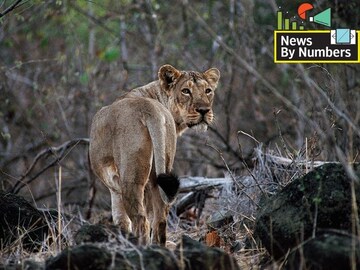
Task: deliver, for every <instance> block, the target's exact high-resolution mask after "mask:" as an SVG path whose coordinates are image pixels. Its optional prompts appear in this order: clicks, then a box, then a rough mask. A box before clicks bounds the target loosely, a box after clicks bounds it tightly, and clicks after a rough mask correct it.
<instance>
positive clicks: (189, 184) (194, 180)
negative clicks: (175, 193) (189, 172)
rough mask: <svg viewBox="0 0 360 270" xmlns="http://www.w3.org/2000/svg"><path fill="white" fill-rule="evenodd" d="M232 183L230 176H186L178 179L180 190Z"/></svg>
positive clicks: (193, 189)
mask: <svg viewBox="0 0 360 270" xmlns="http://www.w3.org/2000/svg"><path fill="white" fill-rule="evenodd" d="M229 184H233V180H232V179H230V178H205V177H186V178H181V179H180V192H181V193H182V192H190V191H197V190H204V189H208V188H215V187H219V186H224V185H229Z"/></svg>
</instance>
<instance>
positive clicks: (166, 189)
mask: <svg viewBox="0 0 360 270" xmlns="http://www.w3.org/2000/svg"><path fill="white" fill-rule="evenodd" d="M157 184H158V185H159V187H160V194H161V197H162V199H163V200H164V201H165V202H166V203H171V202H172V201H173V200H174V199H175V197H176V195H177V193H178V192H179V186H180V180H179V178H178V177H177V176H176V175H175V174H172V173H162V174H159V175H158V177H157ZM161 191H162V192H161ZM164 195H165V196H164Z"/></svg>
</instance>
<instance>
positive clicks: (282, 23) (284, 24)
mask: <svg viewBox="0 0 360 270" xmlns="http://www.w3.org/2000/svg"><path fill="white" fill-rule="evenodd" d="M304 29H305V27H304V25H298V22H297V21H290V19H288V18H284V13H283V12H282V11H278V12H277V30H304Z"/></svg>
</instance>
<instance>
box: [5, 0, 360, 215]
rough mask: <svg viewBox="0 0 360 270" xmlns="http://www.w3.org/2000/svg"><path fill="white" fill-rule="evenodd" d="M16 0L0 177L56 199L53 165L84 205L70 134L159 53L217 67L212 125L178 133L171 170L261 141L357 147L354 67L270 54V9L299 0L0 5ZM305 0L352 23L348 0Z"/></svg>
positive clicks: (280, 150)
mask: <svg viewBox="0 0 360 270" xmlns="http://www.w3.org/2000/svg"><path fill="white" fill-rule="evenodd" d="M14 2H18V5H17V6H16V8H14V10H12V11H11V12H9V13H8V14H6V15H4V16H2V17H1V18H0V189H5V190H11V189H12V187H14V185H16V183H18V182H19V181H21V182H22V183H25V184H26V185H24V186H23V187H22V188H21V189H19V188H18V189H16V191H17V192H19V193H20V194H22V195H25V196H26V197H28V198H31V199H32V200H33V201H35V202H36V203H37V205H38V206H46V207H54V206H55V205H56V199H55V198H56V197H55V194H56V191H57V183H58V182H57V179H58V178H59V167H61V178H62V189H63V203H64V205H65V206H66V205H69V206H70V205H71V206H74V205H75V206H80V207H83V206H86V205H87V203H88V198H89V195H88V193H89V190H90V187H91V185H92V183H93V182H92V181H93V180H92V176H91V174H90V173H89V165H88V159H87V145H86V140H83V141H80V142H79V143H77V141H76V140H75V139H77V138H87V137H88V134H89V127H90V123H91V119H92V117H93V115H94V114H95V112H96V111H97V110H99V109H100V108H101V107H102V106H104V105H107V104H109V103H111V102H112V101H114V100H115V98H116V97H118V96H120V95H122V94H123V93H125V92H126V91H128V90H130V89H132V88H134V87H136V86H139V85H144V84H146V83H148V82H150V81H152V80H155V79H156V74H157V70H158V68H159V67H160V66H161V65H163V64H171V65H173V66H175V67H177V68H178V69H183V70H197V71H205V70H206V69H208V68H210V67H216V68H218V69H219V70H220V71H221V75H222V77H221V82H220V84H219V87H218V89H217V92H216V100H215V102H214V106H215V108H214V111H215V113H216V122H215V124H214V125H213V126H212V127H211V129H210V130H209V131H208V132H207V133H198V132H195V131H188V132H187V133H185V134H184V135H183V136H182V137H181V138H179V140H178V151H177V156H176V161H175V171H176V172H177V174H179V175H181V176H186V175H191V176H204V177H223V176H224V174H226V172H227V168H226V165H228V167H229V168H230V170H231V171H232V172H234V173H235V174H236V175H241V174H245V173H246V172H247V170H244V167H245V166H247V167H249V168H250V169H251V168H252V167H253V166H254V162H256V160H254V159H253V157H254V151H255V150H259V149H261V150H262V151H264V152H269V153H273V154H274V155H277V156H281V157H284V158H287V159H290V160H299V159H308V160H314V161H316V160H321V161H340V162H343V163H346V162H349V161H359V160H360V157H359V149H360V129H359V123H360V101H359V96H360V76H359V74H360V73H359V72H360V66H359V65H345V64H292V65H289V64H274V62H273V31H274V29H275V27H276V12H277V10H278V9H279V7H281V9H282V10H286V11H288V12H289V14H293V15H296V13H297V7H298V6H299V4H300V3H301V2H302V1H275V0H267V1H265V0H264V1H261V0H227V1H215V0H207V1H199V0H195V1H190V0H188V1H186V0H176V1H157V0H101V1H99V0H93V1H90V0H89V1H85V0H78V1H75V0H47V1H40V0H29V1H27V0H25V1H5V0H4V1H0V12H3V11H4V10H6V9H7V8H8V7H9V6H10V5H11V4H13V3H14ZM313 4H314V5H315V7H316V10H318V11H321V10H324V9H326V8H328V7H331V8H332V12H333V15H332V19H333V28H351V29H359V28H360V4H359V2H358V1H345V0H337V1H322V0H318V1H313ZM306 26H307V28H308V29H324V28H323V27H321V26H318V25H316V24H310V23H308V24H307V25H306ZM74 140H75V141H74ZM67 142H69V144H66V143H67ZM209 145H210V146H209ZM59 146H60V148H56V147H59ZM222 158H223V159H222ZM34 160H36V161H37V162H36V163H33V162H34ZM224 160H225V161H226V164H225V163H224ZM29 168H31V170H29ZM46 168H48V169H47V170H45V169H46ZM42 171H44V172H43V173H41V172H42ZM18 186H19V185H18ZM96 189H97V195H96V203H97V205H98V206H102V207H106V208H107V209H109V207H110V205H109V198H108V197H109V196H108V195H107V194H108V193H107V190H106V189H105V188H104V187H103V186H102V185H101V184H100V183H97V184H96ZM102 192H104V193H103V194H105V196H102V195H101V194H102ZM99 194H100V195H99Z"/></svg>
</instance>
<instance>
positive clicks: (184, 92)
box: [181, 88, 191, 96]
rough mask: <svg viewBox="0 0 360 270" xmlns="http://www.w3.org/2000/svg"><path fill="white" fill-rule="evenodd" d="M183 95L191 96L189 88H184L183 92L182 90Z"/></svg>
mask: <svg viewBox="0 0 360 270" xmlns="http://www.w3.org/2000/svg"><path fill="white" fill-rule="evenodd" d="M181 93H183V94H184V95H186V96H189V95H190V94H191V91H190V89H188V88H184V89H183V90H181Z"/></svg>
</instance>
